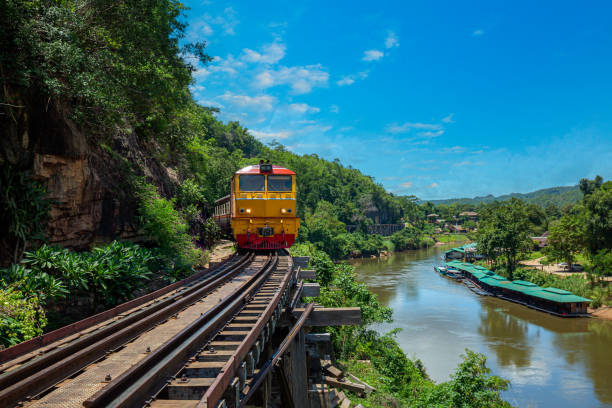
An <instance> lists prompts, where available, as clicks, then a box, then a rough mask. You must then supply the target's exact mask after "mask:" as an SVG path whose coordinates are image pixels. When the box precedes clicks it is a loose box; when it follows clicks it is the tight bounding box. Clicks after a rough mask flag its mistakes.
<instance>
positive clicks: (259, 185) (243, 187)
mask: <svg viewBox="0 0 612 408" xmlns="http://www.w3.org/2000/svg"><path fill="white" fill-rule="evenodd" d="M265 180H266V176H264V175H259V174H257V175H241V176H240V191H264V190H265Z"/></svg>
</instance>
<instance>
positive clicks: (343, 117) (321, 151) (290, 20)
mask: <svg viewBox="0 0 612 408" xmlns="http://www.w3.org/2000/svg"><path fill="white" fill-rule="evenodd" d="M185 5H186V6H188V7H190V10H188V11H187V22H188V23H189V28H188V33H187V40H190V41H196V40H197V41H202V40H204V41H206V42H207V44H208V45H207V51H208V53H209V54H210V55H212V56H214V57H215V60H214V61H213V62H212V63H210V64H208V65H207V66H199V67H198V68H199V69H198V70H197V71H196V72H195V75H194V77H195V83H194V84H193V86H192V92H193V94H194V96H195V97H196V100H198V101H199V102H200V103H201V104H203V105H206V106H216V107H219V108H220V109H221V112H220V114H219V118H220V119H222V120H224V121H228V120H238V121H240V122H241V124H243V125H244V126H246V127H247V128H248V129H249V130H250V132H251V133H252V134H253V135H254V136H255V137H257V138H258V139H260V140H261V141H263V142H264V143H269V142H271V141H273V140H276V141H278V142H280V143H282V144H284V145H285V146H287V148H288V149H290V150H291V151H293V152H296V153H300V154H304V153H316V154H318V155H319V156H321V157H324V158H327V159H334V158H339V159H340V160H341V162H342V163H343V164H345V165H351V166H353V167H355V168H358V169H360V170H362V171H363V172H364V173H366V174H369V175H372V176H373V177H374V178H375V179H376V181H377V182H379V183H381V184H383V185H384V186H385V187H386V188H387V189H388V190H389V191H391V192H393V193H395V194H415V195H417V196H418V197H420V198H423V199H437V198H450V197H466V196H467V197H472V196H476V195H486V194H489V193H492V194H495V195H498V194H504V193H510V192H528V191H533V190H536V189H539V188H545V187H552V186H558V185H573V184H576V183H577V181H578V180H579V179H580V178H582V177H591V178H592V177H594V176H595V175H596V174H600V175H602V176H603V177H604V178H605V179H610V178H612V24H610V18H611V17H612V3H610V2H605V1H589V2H576V1H551V2H545V1H538V2H523V1H507V2H504V1H466V2H456V1H413V2H403V1H397V2H392V1H378V2H355V1H346V2H344V1H333V2H330V1H327V2H323V1H321V2H319V1H294V0H292V1H278V2H276V1H267V2H266V1H263V2H252V1H243V2H225V1H224V2H220V1H219V2H215V1H195V0H190V1H185Z"/></svg>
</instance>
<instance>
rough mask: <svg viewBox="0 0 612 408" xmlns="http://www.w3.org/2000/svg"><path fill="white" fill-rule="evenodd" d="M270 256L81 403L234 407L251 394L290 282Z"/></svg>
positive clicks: (280, 260)
mask: <svg viewBox="0 0 612 408" xmlns="http://www.w3.org/2000/svg"><path fill="white" fill-rule="evenodd" d="M292 271H293V268H292V261H291V257H290V256H288V255H287V254H286V253H285V252H282V253H280V254H273V255H271V256H270V258H269V259H268V260H267V261H266V264H265V265H264V266H263V267H262V268H261V270H260V271H259V273H257V274H254V275H253V276H251V277H250V278H249V279H248V280H247V281H245V282H243V284H242V285H241V287H240V288H239V290H237V291H235V292H234V293H232V294H231V295H229V296H227V297H226V298H224V299H222V300H221V301H220V302H219V303H218V305H216V306H215V307H214V308H212V309H211V310H209V311H208V312H207V313H204V314H203V315H202V316H201V317H200V318H199V319H197V320H196V321H194V322H193V323H192V324H190V325H189V326H187V327H185V329H183V330H182V331H181V332H179V333H177V334H176V335H175V336H174V337H173V338H172V339H171V340H169V341H168V342H166V343H165V344H164V345H163V346H162V347H160V348H159V349H158V350H156V352H154V353H151V354H150V355H149V356H147V358H146V359H143V360H142V361H141V362H140V363H139V364H137V365H135V366H133V367H132V368H131V369H130V370H128V371H126V372H125V373H124V374H123V375H121V377H119V378H117V379H116V380H113V381H111V382H110V383H109V384H108V385H107V386H106V387H104V388H103V389H101V390H100V391H99V392H98V393H96V394H95V395H93V396H92V397H90V398H89V399H87V400H86V401H85V402H84V405H85V406H86V407H132V406H134V407H136V406H142V405H143V404H146V405H148V406H150V407H158V408H159V407H196V406H197V407H218V406H219V407H223V406H228V405H229V406H237V405H239V403H240V399H241V397H242V396H244V395H246V394H247V393H248V391H249V385H250V380H251V379H252V377H253V376H254V375H256V374H257V370H256V367H257V363H258V362H259V360H260V358H262V357H264V356H263V353H264V347H265V346H266V344H267V343H268V342H269V341H270V338H271V336H272V333H273V332H274V330H275V327H276V323H277V322H278V320H279V318H280V316H281V313H282V309H283V306H284V305H286V304H288V303H289V291H290V287H291V283H292V280H293V278H294V277H293V274H292Z"/></svg>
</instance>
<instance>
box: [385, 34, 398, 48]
mask: <svg viewBox="0 0 612 408" xmlns="http://www.w3.org/2000/svg"><path fill="white" fill-rule="evenodd" d="M399 45H400V44H399V39H398V38H397V35H396V34H395V33H394V32H393V31H390V30H389V32H388V33H387V38H385V48H387V49H389V48H394V47H399Z"/></svg>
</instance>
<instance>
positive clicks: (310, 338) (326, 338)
mask: <svg viewBox="0 0 612 408" xmlns="http://www.w3.org/2000/svg"><path fill="white" fill-rule="evenodd" d="M330 341H331V334H329V333H308V334H307V335H306V343H319V342H323V343H327V342H330ZM368 362H369V360H368Z"/></svg>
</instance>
